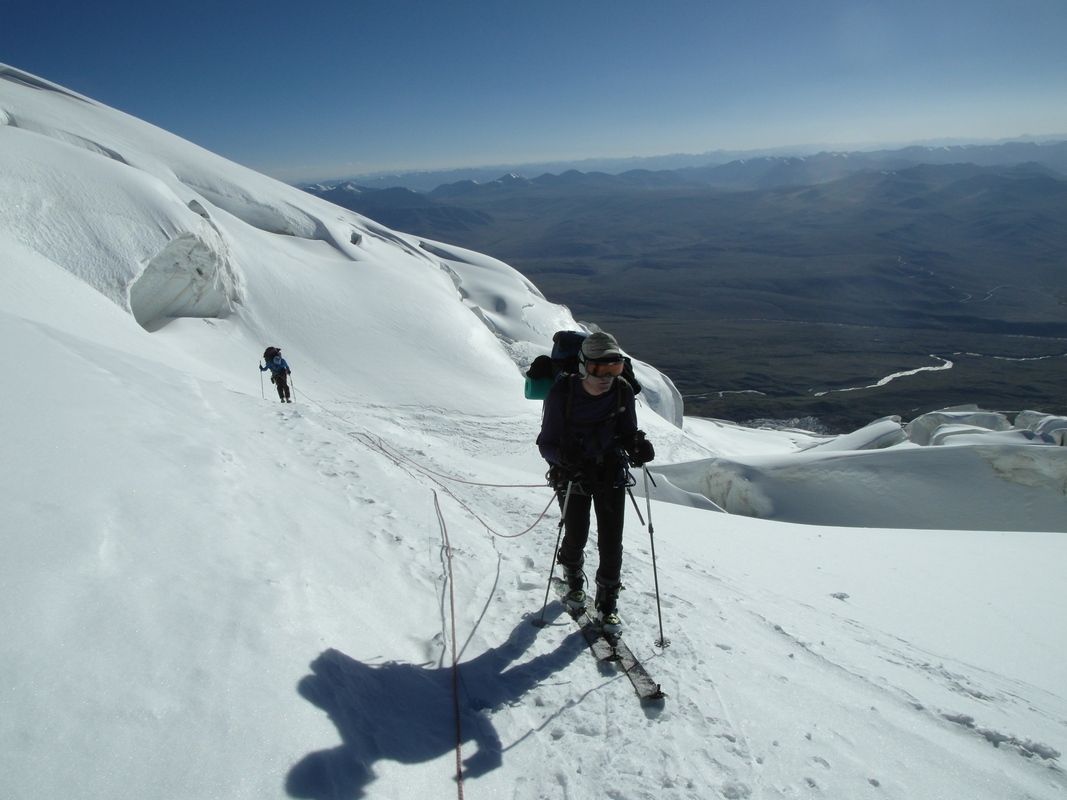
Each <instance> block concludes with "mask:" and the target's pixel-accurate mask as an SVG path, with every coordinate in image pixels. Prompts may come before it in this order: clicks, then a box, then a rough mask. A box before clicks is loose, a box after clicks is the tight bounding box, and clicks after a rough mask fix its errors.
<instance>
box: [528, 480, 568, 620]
mask: <svg viewBox="0 0 1067 800" xmlns="http://www.w3.org/2000/svg"><path fill="white" fill-rule="evenodd" d="M573 486H574V481H573V480H569V481H567V493H566V494H565V495H564V496H563V512H562V514H561V515H560V518H559V533H558V534H556V546H555V547H554V548H553V549H552V566H551V567H550V568H549V570H548V585H547V586H546V587H545V602H544V603H542V604H541V618H540V619H535V620H534V621H533V624H534V627H535V628H543V627H545V611H546V610H547V609H548V593H549V592H550V591H552V576H554V575H555V574H556V554H557V553H559V543H560V542H561V541H562V540H563V525H564V523H566V521H567V506H568V505H570V502H571V487H573Z"/></svg>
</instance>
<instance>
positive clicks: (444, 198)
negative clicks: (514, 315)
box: [300, 141, 1067, 233]
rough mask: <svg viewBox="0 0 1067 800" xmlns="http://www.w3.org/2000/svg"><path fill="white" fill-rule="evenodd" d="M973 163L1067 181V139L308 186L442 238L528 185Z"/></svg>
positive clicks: (711, 181) (659, 184) (730, 185)
mask: <svg viewBox="0 0 1067 800" xmlns="http://www.w3.org/2000/svg"><path fill="white" fill-rule="evenodd" d="M954 164H969V165H973V166H975V167H985V168H990V169H991V170H993V169H995V168H1001V169H1003V168H1013V169H1022V170H1026V171H1028V172H1030V173H1034V174H1043V175H1046V176H1048V177H1053V178H1057V179H1067V141H1063V142H1054V143H1048V144H1045V143H1037V142H1009V143H1005V144H999V145H963V146H952V147H907V148H904V149H901V150H881V151H875V152H848V153H836V152H824V153H817V154H815V155H812V156H805V157H798V156H759V157H756V158H749V159H738V160H734V161H730V162H728V163H725V164H718V165H709V166H704V167H680V168H677V169H657V170H652V169H631V170H627V171H625V172H621V173H617V174H612V173H608V172H600V171H592V172H582V171H579V170H574V169H571V170H567V171H565V172H562V173H559V174H553V173H549V172H546V173H543V174H541V175H539V176H537V177H533V178H529V177H526V176H523V175H519V174H516V173H509V174H506V175H502V176H499V177H497V178H496V179H494V180H489V181H485V182H479V181H476V180H473V179H463V180H459V181H455V182H452V183H442V184H440V185H438V186H437V187H436V188H434V189H433V190H431V191H428V192H419V191H415V190H413V189H410V188H405V187H388V188H375V187H373V186H365V185H362V184H357V183H354V182H351V181H338V182H329V183H317V184H311V185H304V186H301V187H300V188H302V189H304V190H305V191H307V192H309V193H311V194H314V195H317V196H318V197H322V198H324V199H326V200H329V201H330V202H332V203H334V204H336V205H339V206H341V207H343V208H348V209H350V210H353V211H357V212H359V213H361V214H366V215H367V216H370V217H373V218H374V219H376V220H377V221H379V222H381V223H383V224H385V225H388V226H390V227H394V228H399V229H401V230H410V231H412V232H415V231H414V229H413V228H412V227H411V226H412V224H416V225H419V226H420V227H421V226H423V225H424V224H428V225H429V227H430V228H432V229H434V230H433V232H434V233H441V232H447V231H449V230H453V229H465V228H468V227H470V226H477V225H481V224H486V222H487V221H488V219H487V215H486V214H485V212H482V211H477V210H471V209H467V208H459V207H454V206H452V205H450V201H456V200H460V199H463V200H476V199H478V198H484V199H489V197H490V196H491V195H500V194H503V193H515V192H521V191H522V190H523V189H526V188H530V189H532V188H535V187H537V188H553V189H564V190H565V189H568V188H575V189H584V190H598V189H599V190H608V191H610V190H619V191H626V190H640V189H665V188H676V189H682V188H688V189H701V188H702V189H708V190H719V191H750V190H757V189H772V188H777V187H791V186H813V185H818V184H824V183H829V182H831V181H835V180H838V179H841V178H844V177H846V176H848V175H853V174H855V173H858V172H899V171H901V170H904V169H908V168H910V167H917V166H920V165H954Z"/></svg>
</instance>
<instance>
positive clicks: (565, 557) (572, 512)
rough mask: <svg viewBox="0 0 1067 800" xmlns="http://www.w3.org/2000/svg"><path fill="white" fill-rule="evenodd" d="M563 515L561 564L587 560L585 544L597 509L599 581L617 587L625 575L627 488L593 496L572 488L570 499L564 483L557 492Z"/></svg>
mask: <svg viewBox="0 0 1067 800" xmlns="http://www.w3.org/2000/svg"><path fill="white" fill-rule="evenodd" d="M556 498H557V499H558V500H559V505H560V508H561V509H562V508H563V506H564V504H566V507H567V513H566V515H565V516H564V517H563V525H564V533H563V544H561V545H560V547H559V563H561V564H564V565H568V566H571V567H575V568H577V567H580V566H581V565H582V564H583V563H584V561H585V545H586V542H587V541H588V540H589V511H590V507H592V510H593V511H595V512H596V535H597V551H598V552H599V555H600V565H599V567H598V568H597V571H596V582H597V583H599V584H601V585H603V586H616V585H618V583H619V581H620V576H621V574H622V527H623V522H624V517H625V514H626V489H624V488H622V487H609V488H606V489H601V490H600V491H599V492H595V493H594V494H593V495H591V496H590V495H588V494H584V493H583V494H579V492H578V491H572V492H571V493H570V498H569V499H567V487H566V485H564V486H561V487H560V490H559V492H558V493H557V495H556Z"/></svg>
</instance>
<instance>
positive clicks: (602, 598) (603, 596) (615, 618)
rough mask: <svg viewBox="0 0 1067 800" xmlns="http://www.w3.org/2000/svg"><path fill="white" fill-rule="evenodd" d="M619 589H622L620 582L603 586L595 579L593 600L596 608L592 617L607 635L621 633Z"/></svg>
mask: <svg viewBox="0 0 1067 800" xmlns="http://www.w3.org/2000/svg"><path fill="white" fill-rule="evenodd" d="M620 591H622V584H621V583H616V584H615V585H614V586H605V585H604V584H602V583H601V582H600V581H597V584H596V600H595V601H594V602H593V605H594V607H595V608H596V614H595V615H594V619H595V620H596V622H597V624H598V625H599V626H600V629H601V630H602V631H603V632H604V634H605V635H607V636H618V635H619V634H620V633H622V619H621V618H620V617H619V592H620Z"/></svg>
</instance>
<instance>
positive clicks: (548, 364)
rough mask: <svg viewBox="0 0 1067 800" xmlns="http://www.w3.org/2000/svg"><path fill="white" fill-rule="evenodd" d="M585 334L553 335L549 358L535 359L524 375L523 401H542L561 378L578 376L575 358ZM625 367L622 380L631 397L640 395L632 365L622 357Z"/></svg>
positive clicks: (560, 333)
mask: <svg viewBox="0 0 1067 800" xmlns="http://www.w3.org/2000/svg"><path fill="white" fill-rule="evenodd" d="M588 335H589V334H588V333H585V332H583V331H556V332H555V333H554V334H553V335H552V355H549V356H538V357H537V358H535V359H534V360H533V363H532V364H531V365H530V368H529V369H528V370H527V371H526V399H527V400H544V399H545V397H546V396H547V395H548V390H549V389H550V388H552V384H553V383H555V382H556V381H557V380H558V379H559V377H560V376H561V375H577V374H579V370H578V355H579V353H581V350H582V342H584V341H585V339H586V337H587V336H588ZM623 361H624V362H625V364H626V365H625V366H624V367H623V371H622V377H623V378H625V379H626V380H627V382H629V384H630V386H632V387H633V390H634V394H635V395H636V394H638V393H639V392H640V391H641V384H640V383H638V382H637V378H636V377H635V376H634V368H633V364H632V363H630V359H629V358H627V357H623Z"/></svg>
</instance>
